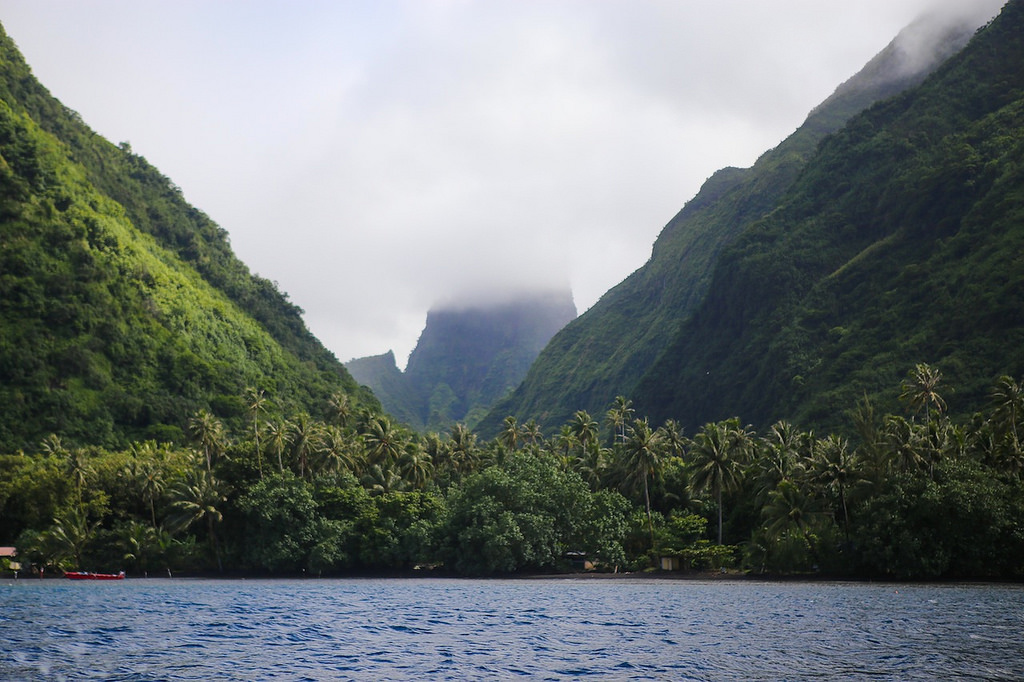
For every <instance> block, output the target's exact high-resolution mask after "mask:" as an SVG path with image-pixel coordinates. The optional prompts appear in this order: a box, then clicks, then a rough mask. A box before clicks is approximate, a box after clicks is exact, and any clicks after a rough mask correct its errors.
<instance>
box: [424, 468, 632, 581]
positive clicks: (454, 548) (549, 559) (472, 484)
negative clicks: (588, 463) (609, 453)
mask: <svg viewBox="0 0 1024 682" xmlns="http://www.w3.org/2000/svg"><path fill="white" fill-rule="evenodd" d="M600 507H601V511H602V512H604V513H605V514H606V515H607V516H606V517H605V518H604V519H602V520H601V523H602V524H603V530H605V531H606V532H616V531H621V529H622V524H621V522H619V521H618V520H617V519H616V518H615V516H616V515H617V514H616V512H621V505H620V504H618V503H617V501H616V500H615V499H614V498H607V497H604V498H601V500H600ZM593 509H594V499H593V497H592V496H591V492H590V489H589V488H588V487H587V485H586V484H585V483H584V482H583V480H582V479H581V478H580V477H579V476H578V475H576V474H574V473H572V472H567V471H564V470H562V469H560V468H559V467H558V465H557V463H556V461H555V460H554V459H553V458H550V457H544V456H537V455H533V454H530V453H517V454H514V455H512V456H511V457H510V458H509V459H508V461H507V462H506V463H505V465H504V466H493V467H490V468H488V469H486V470H484V471H482V472H480V473H477V474H475V475H473V476H471V477H469V478H468V479H466V481H465V482H464V483H463V485H462V486H460V487H459V488H458V489H456V490H454V491H453V492H452V494H451V496H450V498H449V500H448V517H447V518H446V520H445V526H444V529H443V530H442V537H443V541H442V542H443V544H442V556H443V557H444V560H445V564H446V565H448V566H451V567H452V568H453V569H454V570H456V571H457V572H459V573H467V574H473V575H490V574H495V573H512V572H515V571H522V570H534V571H537V570H547V571H550V570H554V569H557V568H559V567H561V566H563V565H565V563H566V561H567V552H570V551H586V550H587V549H590V548H588V547H587V546H586V542H587V540H588V531H590V533H591V535H590V537H589V539H590V540H591V541H594V540H598V541H599V544H598V546H597V547H595V548H594V549H597V550H598V551H599V552H600V553H601V554H602V555H603V556H607V557H610V558H612V559H613V560H614V559H616V558H619V556H621V554H619V552H618V551H617V550H616V549H615V548H614V546H611V545H612V544H613V543H614V542H616V540H617V538H616V537H615V536H614V535H604V536H602V537H601V538H594V536H593V535H592V533H593V532H594V530H595V529H594V527H593V525H594V521H593V519H592V517H591V515H592V513H593ZM609 516H610V517H611V518H609Z"/></svg>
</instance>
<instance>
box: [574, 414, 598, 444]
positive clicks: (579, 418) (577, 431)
mask: <svg viewBox="0 0 1024 682" xmlns="http://www.w3.org/2000/svg"><path fill="white" fill-rule="evenodd" d="M569 427H570V428H571V429H572V435H574V436H575V437H576V442H578V443H579V444H580V447H581V448H584V449H586V447H587V446H588V445H590V444H592V443H597V428H598V425H597V422H596V421H594V420H593V418H592V417H591V416H590V414H588V413H587V412H586V410H577V411H576V413H575V414H574V415H573V416H572V421H571V422H569Z"/></svg>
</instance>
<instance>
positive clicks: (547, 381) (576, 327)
mask: <svg viewBox="0 0 1024 682" xmlns="http://www.w3.org/2000/svg"><path fill="white" fill-rule="evenodd" d="M973 30H974V29H973V27H970V28H967V27H964V26H962V25H960V24H959V23H957V22H954V23H952V24H950V23H949V20H948V18H946V17H927V18H925V19H922V20H921V21H920V22H917V23H915V24H914V25H911V26H910V27H908V28H907V29H905V30H904V31H903V32H902V33H901V34H900V36H899V37H897V38H896V39H895V40H894V41H893V42H892V43H891V44H890V45H889V46H887V47H886V48H885V49H884V50H883V51H882V52H881V53H879V54H878V55H877V56H876V57H875V58H874V59H872V60H871V62H869V63H868V64H867V65H866V66H865V67H864V69H862V70H861V71H860V72H859V73H858V74H857V75H856V76H854V77H853V78H851V79H850V80H849V81H847V82H846V83H844V84H843V85H842V86H840V87H839V88H838V89H837V90H836V92H835V93H834V94H833V95H832V96H831V97H829V98H828V99H827V100H826V101H825V102H823V103H822V104H821V105H820V106H819V107H817V108H816V109H815V110H814V111H812V112H811V114H810V115H809V116H808V118H807V120H806V121H805V122H804V124H803V125H802V126H801V127H800V128H799V129H798V130H797V131H796V132H794V133H793V134H792V135H791V136H790V137H789V138H787V139H786V140H785V141H784V142H783V143H782V144H780V145H779V146H778V147H776V148H775V149H773V150H771V151H769V152H767V153H765V154H764V155H763V156H762V157H761V158H760V159H758V161H757V163H756V164H755V165H754V166H753V167H751V168H748V169H738V168H726V169H723V170H721V171H718V172H717V173H715V174H714V175H713V176H712V177H711V178H709V179H708V181H707V182H706V183H705V184H704V186H703V187H702V188H701V190H700V192H699V193H698V194H697V195H696V196H695V197H694V198H693V199H692V200H691V201H690V202H688V203H687V204H686V206H685V207H684V208H683V209H682V210H681V211H680V212H679V213H678V214H677V215H676V216H675V217H674V218H673V219H672V220H671V221H670V222H669V223H668V224H667V225H666V226H665V228H664V230H663V231H662V233H661V234H660V235H659V237H658V239H657V241H656V243H655V244H654V248H653V250H652V254H651V258H650V260H649V261H648V262H647V263H646V264H645V265H644V266H643V267H642V268H640V269H639V270H637V271H636V272H635V273H633V274H632V275H630V276H629V277H628V278H627V279H626V280H624V281H623V282H622V283H621V284H619V285H618V286H616V287H614V288H613V289H611V290H610V291H609V292H608V293H606V294H605V295H604V296H603V297H602V298H601V300H600V301H598V303H597V304H596V305H594V306H593V307H592V308H591V309H590V310H588V311H587V312H585V313H584V314H583V315H581V316H580V317H579V318H578V319H577V320H576V321H575V322H573V323H572V324H570V325H568V326H567V327H566V328H565V329H564V330H562V331H561V332H560V333H559V334H557V335H556V336H555V337H554V338H553V339H552V341H551V343H550V344H549V345H548V347H547V348H545V349H544V351H543V352H542V353H541V355H540V356H539V357H538V359H537V361H536V362H535V363H534V365H533V366H532V367H531V369H530V371H529V373H528V374H527V377H526V379H525V380H524V382H523V384H522V385H521V386H520V387H518V388H517V389H516V391H515V392H514V393H513V394H512V395H511V396H510V397H509V398H508V399H506V400H503V401H501V402H500V403H498V405H497V406H496V407H495V409H494V410H492V412H491V413H490V414H489V415H488V416H487V418H486V419H485V420H484V421H483V422H482V423H481V425H480V427H479V430H480V431H481V432H482V433H485V434H493V433H495V432H496V431H497V429H498V427H499V426H500V424H501V421H502V419H503V418H504V417H505V416H506V415H509V414H511V415H515V416H516V417H518V418H520V419H525V418H528V417H533V418H535V419H537V421H538V423H540V424H541V425H542V426H543V427H544V428H545V429H547V430H551V429H552V428H554V427H556V426H557V425H559V424H562V423H564V422H565V421H567V420H568V419H569V418H570V417H571V415H572V414H573V412H575V411H576V410H579V409H584V410H587V411H588V412H590V413H591V414H593V415H602V414H604V411H605V410H606V409H607V408H608V407H609V405H610V404H611V403H612V401H613V399H614V398H615V396H617V395H626V396H633V395H634V394H635V391H636V388H635V387H636V382H637V380H638V379H639V378H640V377H641V376H642V375H643V374H644V373H645V372H646V371H647V370H648V369H649V368H650V367H651V366H652V364H653V363H654V362H655V360H656V358H657V357H658V355H659V354H660V353H661V352H662V350H663V348H664V346H665V344H666V343H667V342H668V340H669V339H671V338H672V336H673V335H674V333H675V332H676V330H677V328H678V325H679V323H680V322H681V321H682V320H683V319H685V318H686V317H687V316H688V315H689V314H690V313H691V312H692V311H693V310H694V308H695V307H696V306H697V305H698V304H699V303H700V301H701V300H703V298H704V296H705V294H706V293H707V290H708V284H709V282H710V276H711V271H712V268H713V267H714V264H715V262H716V261H717V258H718V256H719V254H720V252H721V250H722V249H723V248H724V247H725V246H726V245H727V244H729V243H730V242H731V241H732V240H733V239H735V238H736V236H737V235H738V234H739V233H740V232H742V230H743V228H744V227H745V226H746V225H748V224H750V223H751V222H752V221H754V220H756V219H758V218H760V217H762V216H764V215H765V214H766V213H768V212H769V211H771V210H772V208H773V207H774V206H775V204H776V202H777V201H778V200H779V198H780V197H781V196H782V194H783V193H784V192H785V191H786V189H787V188H788V187H789V186H790V185H791V184H792V182H793V180H794V179H795V178H796V177H797V175H798V174H799V172H800V170H801V169H802V168H803V166H804V164H805V163H806V161H807V159H808V158H809V157H810V156H811V155H812V154H813V153H814V151H815V149H816V147H817V144H818V143H819V142H820V141H821V139H822V138H824V137H825V136H826V135H827V134H829V133H831V132H833V131H835V130H837V129H839V128H840V127H841V126H842V125H843V124H844V123H845V122H846V121H847V120H848V119H849V118H850V117H851V116H853V115H854V114H856V113H858V112H860V111H862V110H863V109H865V108H866V107H867V106H869V105H871V104H872V103H873V102H876V101H878V100H881V99H884V98H887V97H890V96H892V95H894V94H896V93H898V92H901V91H902V90H904V89H906V88H908V87H911V86H913V85H915V84H918V83H920V82H921V81H922V80H923V78H924V77H925V76H926V75H927V74H928V73H929V72H930V71H931V70H932V69H934V68H935V66H936V65H937V64H938V63H940V62H941V61H942V60H943V59H944V58H946V57H948V56H949V55H951V54H953V53H954V52H956V51H957V50H959V49H960V48H962V47H963V45H965V44H966V42H967V40H968V39H969V37H970V35H971V33H972V32H973Z"/></svg>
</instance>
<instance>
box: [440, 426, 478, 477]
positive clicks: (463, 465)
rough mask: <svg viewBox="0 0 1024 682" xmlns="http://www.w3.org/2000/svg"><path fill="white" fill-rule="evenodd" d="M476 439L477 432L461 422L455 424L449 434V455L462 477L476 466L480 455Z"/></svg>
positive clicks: (457, 472) (456, 470)
mask: <svg viewBox="0 0 1024 682" xmlns="http://www.w3.org/2000/svg"><path fill="white" fill-rule="evenodd" d="M476 440H477V439H476V434H475V433H473V432H472V431H470V430H469V428H467V427H466V425H465V424H463V423H461V422H460V423H457V424H455V425H454V426H453V427H452V428H451V431H450V432H449V434H448V456H449V458H450V459H451V463H452V466H453V468H454V470H455V472H456V474H457V475H458V476H459V477H460V478H461V477H462V476H465V475H466V474H468V473H470V472H471V471H473V470H474V469H475V468H476V465H477V461H478V459H479V455H480V452H479V449H478V448H477V445H476Z"/></svg>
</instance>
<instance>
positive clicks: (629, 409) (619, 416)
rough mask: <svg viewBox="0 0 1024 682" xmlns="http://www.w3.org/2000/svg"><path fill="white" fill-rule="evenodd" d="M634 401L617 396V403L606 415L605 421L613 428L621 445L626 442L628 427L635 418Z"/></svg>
mask: <svg viewBox="0 0 1024 682" xmlns="http://www.w3.org/2000/svg"><path fill="white" fill-rule="evenodd" d="M633 412H634V410H633V401H631V400H627V399H626V397H625V396H621V395H618V396H615V402H614V403H612V406H611V408H610V409H609V410H608V412H607V413H606V414H605V420H606V421H607V422H608V424H609V425H610V426H611V427H612V434H613V436H614V438H615V439H617V440H618V442H619V444H620V445H621V444H623V443H625V442H626V425H627V424H629V420H630V419H632V418H633Z"/></svg>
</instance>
